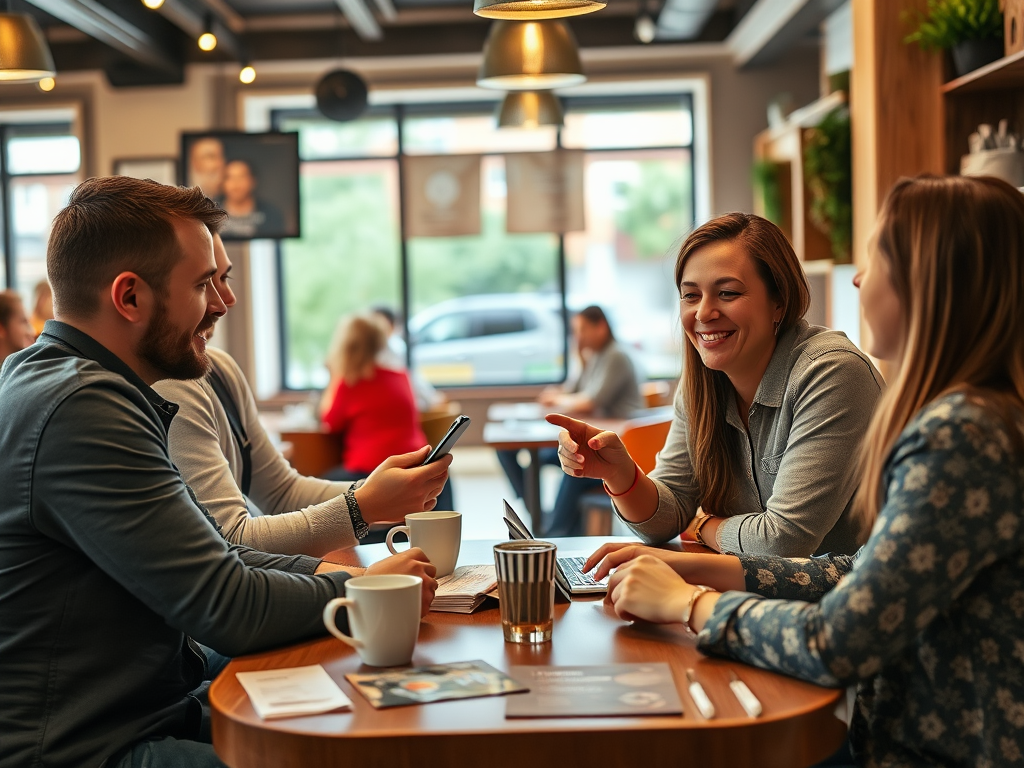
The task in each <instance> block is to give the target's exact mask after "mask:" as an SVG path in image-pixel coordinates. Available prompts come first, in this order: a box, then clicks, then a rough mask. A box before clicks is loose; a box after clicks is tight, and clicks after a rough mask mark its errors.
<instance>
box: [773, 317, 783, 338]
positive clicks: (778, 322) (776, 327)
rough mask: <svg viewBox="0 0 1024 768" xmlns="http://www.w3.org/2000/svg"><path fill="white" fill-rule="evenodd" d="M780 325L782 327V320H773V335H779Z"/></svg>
mask: <svg viewBox="0 0 1024 768" xmlns="http://www.w3.org/2000/svg"><path fill="white" fill-rule="evenodd" d="M781 327H782V321H781V320H776V321H775V335H776V336H778V335H779V328H781Z"/></svg>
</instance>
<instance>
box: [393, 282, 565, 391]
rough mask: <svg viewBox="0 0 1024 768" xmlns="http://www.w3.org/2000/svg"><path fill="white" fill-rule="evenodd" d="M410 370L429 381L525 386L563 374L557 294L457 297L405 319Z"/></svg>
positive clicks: (562, 342) (561, 339) (563, 335)
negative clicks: (407, 320) (410, 352)
mask: <svg viewBox="0 0 1024 768" xmlns="http://www.w3.org/2000/svg"><path fill="white" fill-rule="evenodd" d="M409 338H410V341H411V348H412V363H413V368H414V369H415V370H417V371H418V372H419V373H420V374H421V375H422V376H424V377H425V378H426V379H427V380H428V381H430V382H431V383H432V384H437V385H451V384H526V383H538V382H551V381H558V380H560V379H561V378H562V375H563V365H564V357H565V326H564V324H563V321H562V305H561V297H560V296H558V295H557V294H535V293H498V294H485V295H478V296H461V297H459V298H456V299H449V300H448V301H442V302H440V303H438V304H435V305H434V306H432V307H428V308H427V309H425V310H423V311H422V312H419V313H417V314H416V315H414V316H413V317H412V318H410V319H409Z"/></svg>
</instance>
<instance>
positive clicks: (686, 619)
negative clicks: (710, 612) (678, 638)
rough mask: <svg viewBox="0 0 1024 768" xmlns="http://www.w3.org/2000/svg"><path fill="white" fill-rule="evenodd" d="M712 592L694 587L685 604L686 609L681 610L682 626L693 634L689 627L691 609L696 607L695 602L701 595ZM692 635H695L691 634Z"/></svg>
mask: <svg viewBox="0 0 1024 768" xmlns="http://www.w3.org/2000/svg"><path fill="white" fill-rule="evenodd" d="M713 591H714V590H713V589H711V587H694V588H693V592H691V593H690V599H689V601H688V602H687V603H686V608H684V609H683V624H684V625H685V626H686V628H687V629H688V630H690V631H691V632H693V627H691V626H690V617H692V616H693V609H694V608H695V607H696V605H697V601H698V600H700V598H701V596H702V595H704V594H706V593H707V592H713ZM693 634H697V633H696V632H693Z"/></svg>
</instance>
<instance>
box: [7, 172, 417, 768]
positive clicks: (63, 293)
mask: <svg viewBox="0 0 1024 768" xmlns="http://www.w3.org/2000/svg"><path fill="white" fill-rule="evenodd" d="M223 216H224V214H223V212H222V211H220V210H218V209H217V208H216V207H215V206H214V205H213V203H212V202H210V201H209V200H207V199H206V198H204V197H203V195H202V193H201V192H200V191H198V190H181V189H178V188H176V187H167V186H163V185H159V184H156V183H155V182H148V181H137V180H134V179H128V178H124V177H112V178H103V179H91V180H89V181H87V182H85V183H83V184H81V185H80V186H79V187H78V188H77V189H76V190H75V192H74V193H73V194H72V196H71V200H70V202H69V204H68V206H67V207H66V208H65V209H64V210H62V211H61V212H60V213H59V214H58V215H57V217H56V219H55V220H54V224H53V229H52V233H51V236H50V242H49V246H48V252H47V271H48V273H49V277H50V280H51V282H52V284H53V291H54V304H55V311H56V318H57V319H56V320H51V321H48V322H47V324H46V326H45V329H44V332H43V334H42V335H41V337H40V339H39V341H38V342H37V343H36V344H35V345H33V346H32V347H30V348H29V349H26V350H23V351H22V352H19V353H16V354H15V355H12V356H11V357H10V358H8V360H7V361H6V362H5V364H4V366H3V368H2V370H0V456H2V457H3V460H2V461H0V488H2V489H3V492H2V493H0V681H2V683H0V768H14V766H19V767H20V766H42V765H46V766H85V765H93V766H95V765H104V766H106V768H121V767H122V766H131V765H143V764H144V765H147V766H152V768H163V767H164V766H172V765H173V766H201V767H203V768H205V767H206V766H220V765H221V763H220V761H219V760H218V759H217V758H216V755H215V754H214V753H213V748H212V747H211V746H210V745H209V744H208V743H202V739H203V736H204V732H205V734H206V738H208V732H209V731H208V727H207V728H204V726H207V725H208V723H204V715H203V708H202V706H201V704H200V702H199V700H198V699H197V698H196V697H195V696H194V695H193V692H194V690H195V689H196V688H197V686H199V685H200V683H201V682H202V681H203V679H204V677H205V676H206V673H207V669H206V662H205V660H204V657H203V655H202V654H201V653H200V651H199V649H198V647H197V645H196V642H195V641H199V642H201V643H203V644H205V645H207V646H210V647H212V648H213V649H214V650H216V651H218V652H220V653H222V654H226V655H229V656H233V655H238V654H243V653H252V652H255V651H259V650H262V649H266V648H270V647H273V646H277V645H281V644H284V643H290V642H295V641H298V640H301V639H303V638H307V637H310V636H313V635H317V634H321V633H322V632H323V625H322V623H321V619H320V613H321V611H322V609H323V606H324V605H325V603H326V602H327V601H328V600H330V599H331V598H334V597H337V596H340V595H343V594H344V591H345V590H344V582H345V580H346V578H347V575H346V574H343V573H339V572H336V566H333V565H331V564H328V563H322V562H321V561H319V560H317V559H314V558H310V557H305V556H301V555H300V556H294V557H285V556H280V555H268V554H265V553H262V552H256V551H254V550H251V549H248V548H246V547H240V546H230V545H228V544H227V543H226V542H225V540H224V539H223V538H222V537H221V536H220V535H219V534H218V532H217V530H216V529H215V527H214V524H212V522H211V519H210V518H209V517H208V516H207V515H206V513H205V510H204V509H203V508H202V507H201V506H200V505H199V504H198V502H196V500H195V498H194V496H193V495H192V494H191V492H190V490H189V489H188V487H187V486H186V485H185V484H184V482H182V480H181V477H180V476H179V474H178V471H177V470H176V469H175V467H174V465H173V464H172V462H171V459H170V457H169V454H168V450H167V429H168V426H169V424H170V422H171V420H172V418H173V417H174V413H175V411H176V406H175V405H174V404H173V403H170V402H168V401H166V400H164V399H163V398H161V397H160V396H159V395H157V394H156V392H154V391H153V389H152V388H151V385H152V384H153V383H154V382H155V381H157V380H159V379H162V378H166V377H176V378H191V377H198V376H202V375H203V374H205V372H206V369H207V366H208V364H209V362H208V359H207V357H206V352H205V337H204V334H205V332H206V330H208V329H209V327H210V326H211V325H212V323H213V319H214V317H215V316H217V315H219V314H221V313H223V311H224V305H223V303H222V302H221V300H220V298H219V296H218V295H217V292H216V291H215V290H213V288H212V287H211V286H210V282H209V281H210V277H211V276H212V275H213V273H214V260H213V249H212V240H211V234H210V233H211V230H215V229H216V227H217V225H218V224H219V223H220V222H221V221H222V220H223ZM417 557H419V558H422V553H420V554H419V555H418V556H416V555H414V556H413V559H415V558H417ZM419 570H420V574H421V575H422V578H423V579H424V590H423V591H424V595H425V597H426V600H427V601H429V599H430V597H431V596H432V594H433V589H434V586H435V583H434V581H433V578H432V576H433V573H434V569H433V566H430V565H429V564H428V563H426V562H423V561H422V560H420V563H419ZM428 604H429V603H428ZM338 618H339V620H342V623H344V621H343V619H344V617H342V616H339V617H338ZM192 638H195V641H194V640H193V639H192Z"/></svg>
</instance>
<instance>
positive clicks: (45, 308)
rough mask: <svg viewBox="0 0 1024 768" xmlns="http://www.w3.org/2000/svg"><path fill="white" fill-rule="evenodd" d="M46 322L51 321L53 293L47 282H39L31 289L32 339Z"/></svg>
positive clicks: (40, 331)
mask: <svg viewBox="0 0 1024 768" xmlns="http://www.w3.org/2000/svg"><path fill="white" fill-rule="evenodd" d="M47 320H53V291H52V289H51V288H50V282H49V281H48V280H40V281H39V282H38V283H36V287H35V288H33V289H32V316H31V317H30V318H29V321H30V322H31V323H32V338H33V339H35V337H36V336H38V335H39V334H40V333H42V332H43V325H44V324H45V323H46V321H47Z"/></svg>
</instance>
